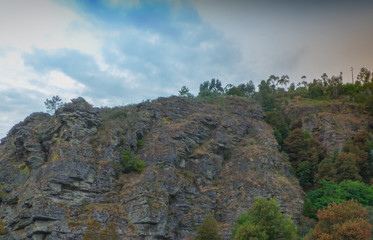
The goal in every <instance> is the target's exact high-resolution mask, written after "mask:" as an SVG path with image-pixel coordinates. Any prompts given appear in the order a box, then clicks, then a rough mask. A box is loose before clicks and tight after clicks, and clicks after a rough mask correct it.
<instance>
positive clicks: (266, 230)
mask: <svg viewBox="0 0 373 240" xmlns="http://www.w3.org/2000/svg"><path fill="white" fill-rule="evenodd" d="M233 234H234V239H236V240H237V239H239V240H246V239H247V240H248V239H260V240H262V239H263V240H264V239H268V240H272V239H278V238H283V239H288V240H292V239H297V228H296V227H295V226H294V224H293V222H292V221H291V218H290V217H285V215H283V214H282V213H281V209H280V206H278V205H277V201H276V199H273V198H272V199H270V200H266V199H264V198H262V197H257V198H255V200H254V204H253V205H252V206H251V208H250V209H249V210H248V213H247V214H246V215H242V216H241V217H240V218H239V220H238V221H237V225H236V226H235V228H234V229H233Z"/></svg>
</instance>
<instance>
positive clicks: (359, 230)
mask: <svg viewBox="0 0 373 240" xmlns="http://www.w3.org/2000/svg"><path fill="white" fill-rule="evenodd" d="M366 215H367V212H366V210H365V209H364V208H363V207H362V205H361V204H359V203H358V202H357V201H348V202H345V203H339V204H338V203H333V204H329V205H328V208H326V209H323V210H320V211H319V213H318V215H317V217H318V219H319V222H318V223H317V224H316V226H315V230H314V231H313V232H312V233H310V234H309V236H307V237H306V239H309V240H311V239H326V240H327V239H330V240H332V239H336V240H339V239H341V240H343V239H357V240H368V239H370V236H371V227H372V225H371V224H370V223H369V222H368V220H367V219H366Z"/></svg>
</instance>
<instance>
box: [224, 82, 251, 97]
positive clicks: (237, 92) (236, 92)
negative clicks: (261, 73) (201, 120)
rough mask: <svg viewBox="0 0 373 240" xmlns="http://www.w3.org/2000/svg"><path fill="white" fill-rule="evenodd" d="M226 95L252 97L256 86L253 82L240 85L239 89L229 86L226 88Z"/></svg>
mask: <svg viewBox="0 0 373 240" xmlns="http://www.w3.org/2000/svg"><path fill="white" fill-rule="evenodd" d="M224 91H225V95H228V96H239V97H245V96H246V97H252V96H254V93H255V86H254V83H253V82H252V81H250V82H249V83H246V84H244V83H242V84H239V85H238V86H237V87H236V86H233V85H232V84H228V85H227V86H226V87H225V88H224Z"/></svg>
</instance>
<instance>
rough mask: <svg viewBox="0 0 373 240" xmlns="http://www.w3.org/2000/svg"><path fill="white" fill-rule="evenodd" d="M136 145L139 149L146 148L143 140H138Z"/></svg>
mask: <svg viewBox="0 0 373 240" xmlns="http://www.w3.org/2000/svg"><path fill="white" fill-rule="evenodd" d="M136 145H137V147H138V148H141V147H143V146H144V141H143V140H141V139H139V140H137V144H136Z"/></svg>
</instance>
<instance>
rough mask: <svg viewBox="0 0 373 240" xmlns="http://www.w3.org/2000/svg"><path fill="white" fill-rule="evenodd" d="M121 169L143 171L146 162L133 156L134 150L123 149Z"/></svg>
mask: <svg viewBox="0 0 373 240" xmlns="http://www.w3.org/2000/svg"><path fill="white" fill-rule="evenodd" d="M120 165H121V169H122V171H123V172H124V173H130V172H133V171H135V172H138V173H141V172H142V170H143V169H144V167H145V162H144V161H142V160H139V159H138V158H137V157H134V156H132V151H131V150H129V149H127V150H124V151H123V154H122V161H121V164H120Z"/></svg>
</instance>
